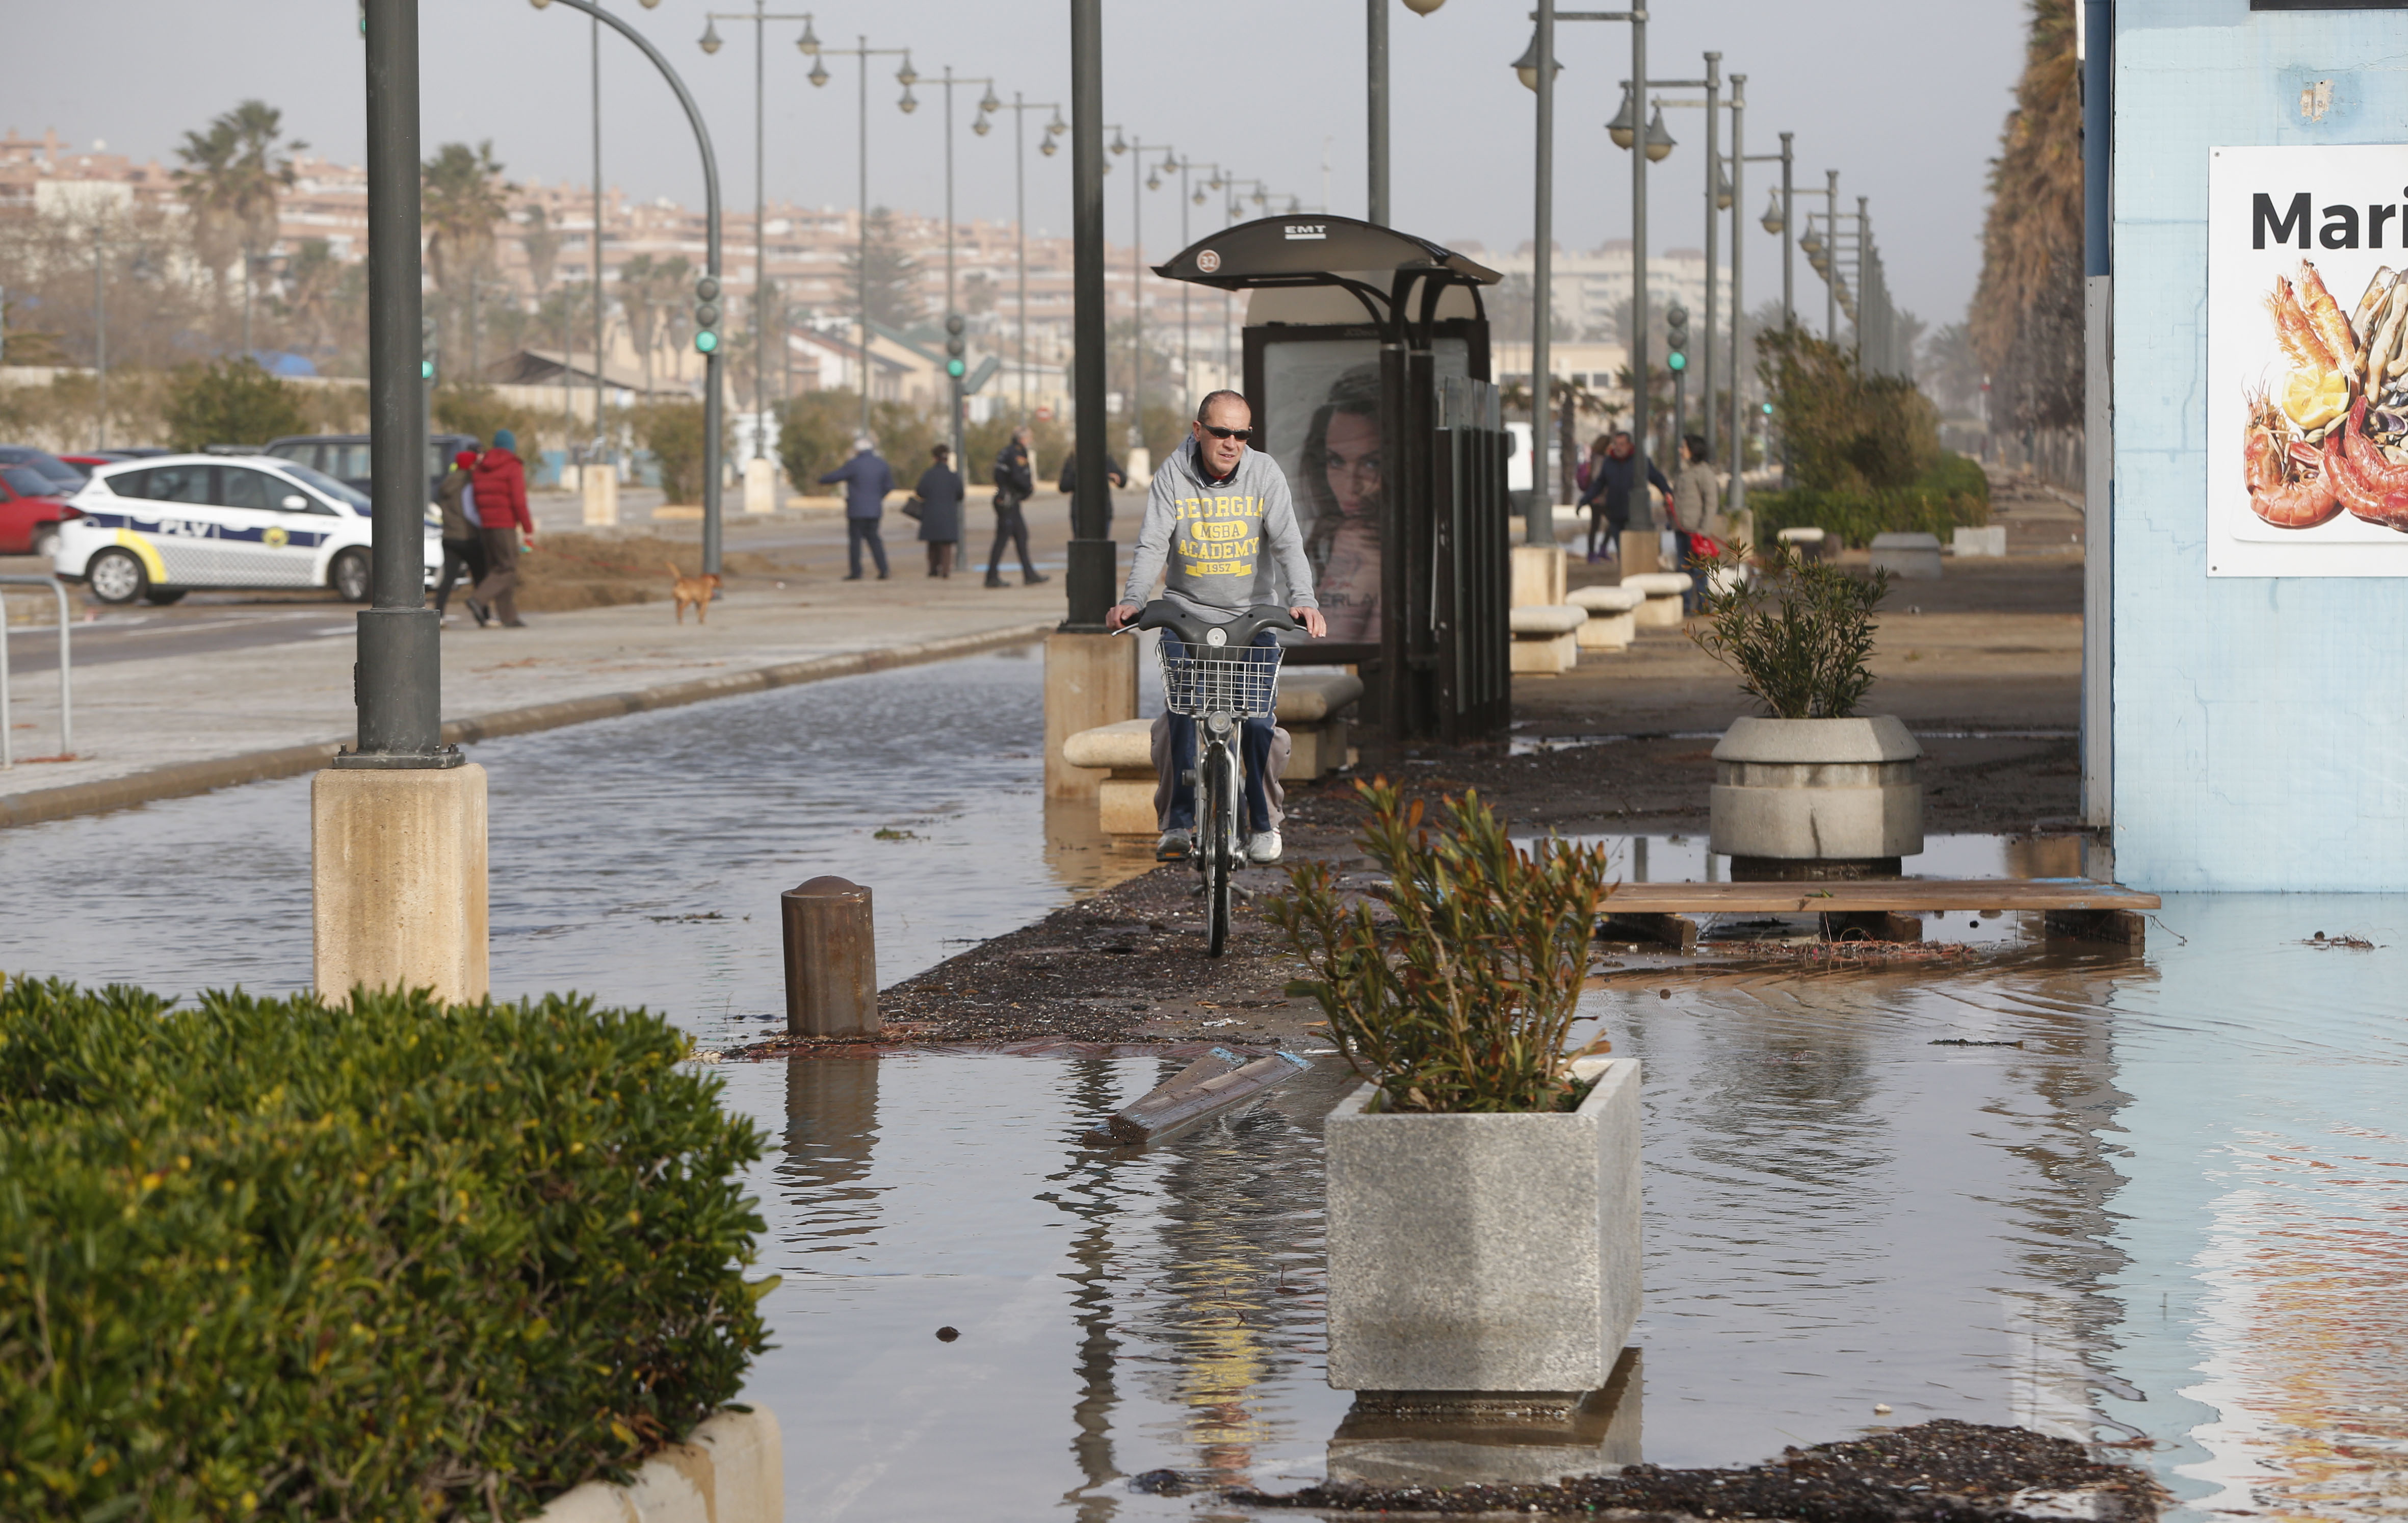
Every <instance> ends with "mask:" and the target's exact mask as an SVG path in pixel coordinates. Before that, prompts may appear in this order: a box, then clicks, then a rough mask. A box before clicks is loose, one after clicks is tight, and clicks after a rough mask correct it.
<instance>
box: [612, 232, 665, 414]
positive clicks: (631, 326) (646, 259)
mask: <svg viewBox="0 0 2408 1523" xmlns="http://www.w3.org/2000/svg"><path fill="white" fill-rule="evenodd" d="M619 310H620V311H622V312H624V313H625V314H626V319H627V340H628V342H630V343H632V344H634V345H635V346H636V358H637V360H638V362H640V363H641V364H642V366H643V367H644V395H646V396H650V395H652V344H653V334H654V330H655V328H656V327H657V326H658V325H659V319H660V312H661V309H660V282H659V281H658V280H655V279H654V278H653V274H652V255H651V254H632V255H630V256H629V257H628V258H627V259H626V260H625V261H624V262H623V263H622V264H621V265H620V266H619Z"/></svg>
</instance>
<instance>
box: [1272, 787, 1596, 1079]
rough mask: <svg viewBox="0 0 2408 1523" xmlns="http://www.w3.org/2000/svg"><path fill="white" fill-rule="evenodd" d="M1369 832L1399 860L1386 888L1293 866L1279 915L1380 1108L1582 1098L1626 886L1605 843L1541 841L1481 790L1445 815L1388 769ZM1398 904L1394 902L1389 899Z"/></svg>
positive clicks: (1308, 993) (1385, 861)
mask: <svg viewBox="0 0 2408 1523" xmlns="http://www.w3.org/2000/svg"><path fill="white" fill-rule="evenodd" d="M1356 788H1357V791H1358V792H1359V793H1360V794H1361V796H1362V797H1363V801H1364V802H1365V803H1366V804H1367V805H1369V821H1368V822H1367V823H1366V825H1365V826H1364V828H1363V833H1362V835H1361V836H1360V837H1358V838H1357V840H1358V841H1359V842H1360V844H1361V845H1362V847H1363V850H1364V851H1365V852H1367V853H1368V854H1369V855H1370V856H1371V858H1372V860H1374V861H1376V862H1377V863H1379V865H1380V866H1381V867H1382V868H1383V869H1385V870H1386V872H1387V874H1388V882H1387V884H1386V885H1385V886H1384V887H1383V888H1381V889H1379V890H1375V891H1374V897H1373V899H1372V900H1365V899H1360V898H1355V899H1352V900H1351V901H1350V899H1349V897H1348V896H1346V895H1344V894H1342V893H1341V892H1340V890H1339V887H1338V884H1337V881H1336V880H1335V879H1334V878H1333V877H1332V876H1331V874H1330V870H1329V868H1328V865H1327V864H1326V863H1322V862H1306V863H1300V864H1298V865H1297V866H1295V867H1292V868H1290V869H1288V884H1289V891H1288V892H1287V893H1286V894H1285V895H1283V896H1282V897H1280V898H1275V899H1272V900H1271V901H1270V902H1269V917H1270V919H1271V922H1272V924H1274V925H1276V926H1278V927H1280V929H1281V930H1282V931H1283V933H1285V935H1286V937H1287V940H1288V943H1289V944H1290V945H1291V946H1293V947H1295V948H1296V950H1297V952H1299V953H1301V954H1302V955H1304V957H1305V959H1306V960H1307V962H1308V964H1309V965H1310V966H1311V969H1312V974H1313V976H1312V977H1311V978H1305V979H1298V980H1297V981H1295V982H1294V983H1291V984H1288V986H1287V992H1288V994H1289V995H1290V996H1291V997H1295V998H1310V999H1313V1000H1314V1001H1316V1002H1317V1003H1318V1004H1319V1005H1320V1006H1321V1009H1322V1012H1323V1013H1325V1014H1326V1015H1327V1016H1328V1017H1329V1031H1330V1035H1331V1036H1332V1037H1333V1038H1334V1039H1336V1041H1337V1043H1338V1049H1339V1051H1340V1052H1341V1053H1343V1054H1344V1055H1345V1057H1346V1061H1347V1063H1348V1064H1349V1065H1350V1066H1351V1067H1353V1069H1354V1070H1355V1072H1357V1073H1359V1074H1361V1075H1362V1076H1363V1077H1364V1078H1365V1079H1367V1080H1369V1082H1370V1083H1371V1084H1373V1085H1376V1086H1378V1089H1379V1095H1378V1096H1377V1097H1376V1099H1375V1100H1374V1102H1373V1105H1372V1109H1373V1110H1377V1111H1426V1112H1465V1111H1482V1112H1498V1111H1556V1110H1562V1111H1569V1110H1573V1109H1576V1108H1577V1107H1578V1106H1579V1104H1580V1101H1581V1099H1582V1098H1583V1097H1584V1095H1585V1094H1586V1093H1587V1090H1588V1087H1589V1086H1588V1085H1583V1084H1580V1083H1578V1082H1576V1081H1574V1079H1573V1078H1572V1076H1571V1060H1572V1058H1573V1057H1574V1056H1578V1055H1576V1054H1570V1053H1567V1052H1566V1051H1565V1050H1564V1040H1565V1037H1566V1035H1567V1034H1568V1033H1569V1032H1570V1029H1571V1024H1572V1018H1573V1015H1574V1014H1575V1013H1576V1007H1577V1006H1578V1004H1579V1002H1580V991H1581V984H1582V981H1583V980H1584V978H1585V977H1586V976H1587V974H1588V953H1589V938H1590V935H1591V934H1592V932H1593V929H1594V927H1595V926H1596V924H1597V916H1598V906H1599V904H1600V903H1601V902H1602V901H1603V899H1604V898H1605V896H1606V895H1607V894H1609V893H1611V892H1612V891H1613V890H1612V886H1611V884H1609V883H1608V881H1607V870H1608V869H1607V865H1606V854H1605V848H1604V847H1602V846H1575V845H1573V844H1571V843H1570V842H1569V841H1557V840H1554V839H1552V838H1551V839H1549V840H1546V841H1540V842H1538V843H1537V844H1536V845H1535V846H1533V848H1532V849H1531V850H1529V851H1524V850H1522V849H1521V848H1519V847H1517V846H1515V845H1514V844H1513V840H1512V836H1511V835H1509V834H1508V833H1507V831H1506V828H1505V823H1504V822H1503V821H1502V820H1499V819H1498V817H1497V814H1496V812H1494V811H1493V810H1491V809H1489V807H1488V806H1487V805H1485V804H1484V803H1482V802H1481V801H1480V796H1479V794H1478V793H1477V792H1476V791H1472V792H1467V793H1466V794H1465V795H1464V797H1462V798H1461V799H1460V800H1457V799H1454V798H1449V799H1447V800H1446V801H1445V803H1444V805H1443V806H1442V807H1443V810H1444V814H1445V818H1444V823H1443V827H1442V828H1441V829H1438V830H1436V831H1432V830H1430V829H1428V828H1426V826H1425V824H1424V815H1425V808H1424V805H1423V804H1422V802H1421V801H1420V800H1418V799H1414V800H1412V801H1410V802H1409V801H1407V800H1406V799H1405V797H1403V794H1402V792H1401V790H1399V789H1398V787H1397V786H1396V785H1395V784H1393V783H1389V782H1388V781H1387V780H1386V779H1384V778H1383V779H1380V780H1379V781H1377V782H1374V783H1358V784H1357V785H1356ZM1381 907H1384V908H1385V910H1386V911H1387V913H1384V914H1383V913H1382V912H1381Z"/></svg>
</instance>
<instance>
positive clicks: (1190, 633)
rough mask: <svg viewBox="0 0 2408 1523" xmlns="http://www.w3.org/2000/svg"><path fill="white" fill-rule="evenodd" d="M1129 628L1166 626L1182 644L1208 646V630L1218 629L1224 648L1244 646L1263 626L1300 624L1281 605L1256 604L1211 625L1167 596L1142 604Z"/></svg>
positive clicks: (1299, 628) (1294, 627)
mask: <svg viewBox="0 0 2408 1523" xmlns="http://www.w3.org/2000/svg"><path fill="white" fill-rule="evenodd" d="M1127 627H1128V628H1131V629H1167V630H1168V631H1169V632H1170V633H1171V634H1172V635H1173V636H1175V637H1177V638H1178V639H1179V640H1180V641H1181V642H1182V643H1183V644H1187V645H1208V646H1209V645H1211V643H1212V638H1211V631H1213V630H1216V629H1217V630H1219V631H1220V632H1221V639H1222V640H1223V642H1224V645H1225V647H1226V646H1240V647H1243V646H1247V645H1252V644H1253V643H1254V637H1255V636H1256V635H1259V634H1261V633H1262V632H1263V631H1264V630H1266V629H1270V630H1276V631H1279V632H1281V633H1283V634H1284V633H1291V632H1293V633H1299V634H1300V633H1302V632H1303V629H1304V625H1300V624H1298V623H1297V622H1296V616H1295V615H1294V614H1292V613H1290V612H1288V611H1287V610H1285V609H1283V608H1279V607H1277V606H1275V605H1272V604H1269V603H1257V604H1255V605H1254V607H1253V608H1250V609H1248V610H1246V611H1245V612H1243V613H1240V614H1239V615H1238V616H1237V617H1236V618H1234V619H1231V620H1230V621H1229V622H1228V623H1226V624H1214V623H1212V622H1211V620H1209V619H1201V618H1198V617H1197V616H1196V615H1195V614H1193V613H1190V612H1188V611H1186V610H1184V609H1183V608H1181V607H1180V606H1179V605H1178V604H1176V603H1174V602H1172V601H1171V600H1170V599H1169V598H1168V597H1157V598H1155V599H1154V601H1153V602H1151V603H1148V604H1147V605H1146V606H1145V609H1144V611H1142V612H1140V614H1139V615H1138V616H1137V619H1136V621H1135V622H1134V623H1132V624H1130V625H1127Z"/></svg>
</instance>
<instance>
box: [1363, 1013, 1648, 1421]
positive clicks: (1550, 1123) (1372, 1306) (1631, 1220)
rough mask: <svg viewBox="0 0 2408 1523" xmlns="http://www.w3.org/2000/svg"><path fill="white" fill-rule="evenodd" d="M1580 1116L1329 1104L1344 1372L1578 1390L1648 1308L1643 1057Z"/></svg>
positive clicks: (1446, 1385)
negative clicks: (1392, 1110)
mask: <svg viewBox="0 0 2408 1523" xmlns="http://www.w3.org/2000/svg"><path fill="white" fill-rule="evenodd" d="M1573 1071H1574V1072H1575V1073H1576V1074H1578V1075H1579V1076H1581V1077H1582V1078H1588V1077H1590V1076H1592V1075H1594V1076H1597V1078H1598V1083H1597V1087H1596V1088H1594V1089H1593V1090H1591V1091H1590V1092H1589V1096H1588V1099H1586V1100H1584V1101H1583V1102H1582V1104H1581V1108H1580V1109H1579V1110H1578V1111H1576V1112H1572V1113H1570V1114H1564V1113H1548V1114H1523V1115H1419V1114H1413V1115H1382V1114H1370V1113H1368V1112H1366V1111H1365V1110H1364V1106H1365V1105H1366V1104H1368V1103H1369V1100H1370V1099H1371V1097H1372V1095H1373V1093H1374V1091H1373V1089H1372V1087H1371V1086H1370V1085H1363V1086H1362V1087H1361V1088H1359V1089H1357V1090H1355V1093H1354V1094H1352V1095H1350V1096H1348V1097H1347V1098H1346V1099H1345V1100H1344V1101H1343V1102H1341V1103H1340V1105H1339V1107H1338V1108H1337V1109H1336V1110H1335V1111H1332V1112H1331V1113H1330V1114H1329V1120H1328V1123H1327V1127H1326V1133H1325V1136H1326V1144H1327V1149H1328V1167H1329V1174H1328V1179H1329V1184H1328V1192H1329V1193H1328V1200H1329V1384H1330V1385H1331V1386H1333V1387H1337V1388H1339V1389H1340V1390H1355V1391H1413V1392H1430V1393H1440V1392H1472V1391H1516V1392H1578V1391H1593V1390H1598V1389H1600V1388H1602V1387H1604V1386H1605V1385H1606V1383H1607V1381H1608V1380H1609V1379H1610V1378H1611V1377H1612V1376H1613V1367H1614V1361H1615V1360H1616V1359H1617V1358H1620V1357H1621V1354H1622V1346H1623V1343H1624V1340H1625V1339H1626V1338H1627V1337H1628V1336H1629V1332H1630V1325H1631V1322H1632V1321H1633V1320H1634V1319H1635V1318H1636V1317H1637V1316H1638V1315H1639V1273H1640V1253H1639V1249H1640V1242H1639V1063H1638V1060H1637V1059H1635V1058H1628V1057H1617V1058H1590V1059H1584V1060H1583V1061H1581V1062H1580V1063H1578V1064H1576V1065H1575V1066H1574V1069H1573Z"/></svg>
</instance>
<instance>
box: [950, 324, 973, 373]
mask: <svg viewBox="0 0 2408 1523" xmlns="http://www.w3.org/2000/svg"><path fill="white" fill-rule="evenodd" d="M968 326H969V324H968V323H964V322H963V321H962V314H961V313H959V312H950V313H948V314H946V317H945V374H947V375H949V376H951V377H953V379H954V380H955V381H959V380H961V379H962V372H963V371H964V370H967V369H968V368H969V367H968V366H966V365H964V364H963V363H962V352H963V349H962V330H963V329H965V328H967V327H968Z"/></svg>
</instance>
